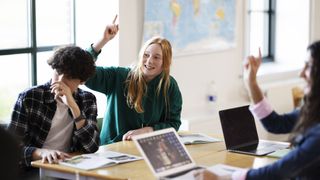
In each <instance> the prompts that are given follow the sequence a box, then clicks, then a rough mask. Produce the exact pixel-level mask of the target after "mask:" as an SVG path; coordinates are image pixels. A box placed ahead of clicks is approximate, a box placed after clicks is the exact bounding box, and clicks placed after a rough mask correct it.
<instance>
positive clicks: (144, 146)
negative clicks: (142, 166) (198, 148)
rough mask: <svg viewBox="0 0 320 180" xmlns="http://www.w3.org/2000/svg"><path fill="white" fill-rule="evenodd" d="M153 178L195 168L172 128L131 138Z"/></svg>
mask: <svg viewBox="0 0 320 180" xmlns="http://www.w3.org/2000/svg"><path fill="white" fill-rule="evenodd" d="M133 140H134V142H135V143H136V145H137V147H138V149H139V151H140V152H141V154H142V155H143V157H144V158H145V160H146V161H147V163H148V165H149V166H150V168H151V169H152V171H153V173H154V174H155V176H167V175H172V174H174V173H178V172H181V171H183V170H187V169H190V168H191V167H194V166H195V163H194V161H193V160H192V158H191V156H190V155H189V154H188V152H187V150H186V148H185V146H184V145H183V143H181V141H180V140H179V137H178V134H177V133H176V131H175V130H174V129H173V128H168V129H163V130H158V131H154V132H152V133H147V134H142V135H137V136H134V137H133Z"/></svg>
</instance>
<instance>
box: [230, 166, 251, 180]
mask: <svg viewBox="0 0 320 180" xmlns="http://www.w3.org/2000/svg"><path fill="white" fill-rule="evenodd" d="M248 171H249V170H248V169H244V170H237V171H236V172H234V173H232V180H245V179H246V177H247V172H248Z"/></svg>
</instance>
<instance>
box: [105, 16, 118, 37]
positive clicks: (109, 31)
mask: <svg viewBox="0 0 320 180" xmlns="http://www.w3.org/2000/svg"><path fill="white" fill-rule="evenodd" d="M117 18H118V15H116V16H115V17H114V19H113V21H112V24H109V25H107V26H106V29H105V30H104V33H103V39H104V40H106V41H109V40H111V39H113V38H114V37H115V36H116V35H117V33H118V31H119V25H118V24H116V20H117Z"/></svg>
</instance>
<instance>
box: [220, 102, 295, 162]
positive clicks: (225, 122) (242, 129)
mask: <svg viewBox="0 0 320 180" xmlns="http://www.w3.org/2000/svg"><path fill="white" fill-rule="evenodd" d="M219 116H220V121H221V127H222V131H223V136H224V140H225V145H226V148H227V150H228V151H232V152H238V153H245V154H251V155H257V156H264V155H267V154H269V153H272V152H274V151H277V150H280V149H285V148H288V147H289V143H285V142H277V141H264V140H259V137H258V133H257V129H256V124H255V122H254V117H253V115H252V114H251V112H250V110H249V105H246V106H241V107H236V108H231V109H224V110H221V111H219Z"/></svg>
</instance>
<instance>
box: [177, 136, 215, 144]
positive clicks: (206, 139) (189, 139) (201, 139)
mask: <svg viewBox="0 0 320 180" xmlns="http://www.w3.org/2000/svg"><path fill="white" fill-rule="evenodd" d="M179 136H180V139H181V141H182V143H183V144H186V145H187V144H204V143H212V142H219V141H221V140H220V139H216V138H212V137H210V136H207V135H205V134H202V133H192V134H179Z"/></svg>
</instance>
